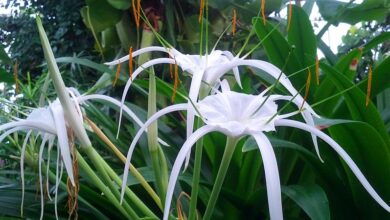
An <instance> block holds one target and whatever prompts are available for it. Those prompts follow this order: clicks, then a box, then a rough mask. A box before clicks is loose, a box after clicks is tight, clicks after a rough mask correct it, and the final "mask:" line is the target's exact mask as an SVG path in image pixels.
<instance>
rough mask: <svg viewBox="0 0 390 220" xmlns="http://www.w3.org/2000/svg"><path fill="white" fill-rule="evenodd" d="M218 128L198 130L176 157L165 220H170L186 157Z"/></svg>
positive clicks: (204, 127) (167, 198)
mask: <svg viewBox="0 0 390 220" xmlns="http://www.w3.org/2000/svg"><path fill="white" fill-rule="evenodd" d="M216 130H217V128H215V127H214V126H211V125H206V126H203V127H201V128H199V129H198V130H196V131H195V132H194V133H193V134H192V135H191V136H190V137H188V138H187V140H186V142H185V143H184V144H183V146H182V147H181V148H180V151H179V154H178V155H177V157H176V160H175V163H174V164H173V167H172V172H171V176H170V177H169V182H168V189H167V195H166V198H165V207H164V218H163V219H164V220H168V215H169V209H170V207H171V201H172V197H173V191H174V189H175V184H176V181H177V178H178V176H179V172H180V168H181V167H182V165H183V163H184V160H185V159H186V156H187V155H188V153H189V152H190V151H191V147H192V146H193V145H194V144H195V143H196V142H197V141H198V140H199V139H200V138H202V137H203V136H204V135H206V134H207V133H210V132H212V131H216Z"/></svg>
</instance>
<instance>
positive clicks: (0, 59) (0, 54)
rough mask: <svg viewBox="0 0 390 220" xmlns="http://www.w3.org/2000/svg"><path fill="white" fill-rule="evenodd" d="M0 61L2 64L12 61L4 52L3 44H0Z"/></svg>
mask: <svg viewBox="0 0 390 220" xmlns="http://www.w3.org/2000/svg"><path fill="white" fill-rule="evenodd" d="M0 62H1V63H4V64H10V63H12V61H11V58H10V57H9V56H8V54H7V53H6V52H5V50H4V46H3V45H2V44H0Z"/></svg>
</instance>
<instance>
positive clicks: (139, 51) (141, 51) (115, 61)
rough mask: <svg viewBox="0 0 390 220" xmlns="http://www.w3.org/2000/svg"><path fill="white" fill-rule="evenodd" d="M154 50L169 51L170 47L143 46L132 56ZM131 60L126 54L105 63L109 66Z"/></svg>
mask: <svg viewBox="0 0 390 220" xmlns="http://www.w3.org/2000/svg"><path fill="white" fill-rule="evenodd" d="M154 51H160V52H166V53H169V49H167V48H165V47H157V46H152V47H145V48H141V49H139V50H136V51H134V52H133V53H132V57H136V56H139V55H141V54H143V53H147V52H154ZM127 60H129V55H126V56H124V57H122V58H120V59H117V60H113V61H111V62H107V63H104V64H106V65H109V66H112V65H117V64H118V63H123V62H125V61H127Z"/></svg>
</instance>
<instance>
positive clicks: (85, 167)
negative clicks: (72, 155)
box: [77, 147, 139, 219]
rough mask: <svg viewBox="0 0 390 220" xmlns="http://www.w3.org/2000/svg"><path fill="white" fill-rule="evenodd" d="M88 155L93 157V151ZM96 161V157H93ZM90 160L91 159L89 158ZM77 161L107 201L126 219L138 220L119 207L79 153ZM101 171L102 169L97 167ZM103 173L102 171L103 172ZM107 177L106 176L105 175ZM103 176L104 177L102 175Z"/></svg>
mask: <svg viewBox="0 0 390 220" xmlns="http://www.w3.org/2000/svg"><path fill="white" fill-rule="evenodd" d="M87 149H93V148H92V147H89V148H87ZM88 152H89V153H87V154H89V155H93V154H94V153H93V151H88ZM93 157H94V158H95V159H96V156H93ZM91 159H92V158H91ZM77 160H78V162H79V165H80V168H81V169H82V170H84V172H85V173H86V174H87V175H88V177H89V178H90V179H91V181H92V182H93V183H94V184H96V186H97V187H98V188H99V189H100V190H101V191H102V192H103V193H104V195H105V196H106V197H107V199H108V200H109V201H110V202H111V203H112V204H113V205H114V206H115V207H116V208H117V209H118V210H119V211H120V212H121V213H122V214H123V215H124V216H126V217H127V218H132V219H133V218H134V219H139V217H138V216H137V215H136V214H135V213H133V212H129V213H127V210H125V209H124V207H122V206H121V204H120V203H119V201H118V200H117V199H116V198H115V195H114V194H113V193H112V192H111V190H110V189H109V188H108V187H107V186H106V184H105V183H103V181H101V180H100V178H99V177H98V176H97V175H96V174H95V172H94V171H93V170H92V169H91V167H90V166H89V165H88V163H87V162H86V161H85V160H84V158H83V157H82V156H81V154H80V153H79V152H77ZM99 167H100V168H101V169H103V167H101V166H99ZM103 173H105V172H104V170H103ZM106 175H107V174H106ZM103 176H104V175H103Z"/></svg>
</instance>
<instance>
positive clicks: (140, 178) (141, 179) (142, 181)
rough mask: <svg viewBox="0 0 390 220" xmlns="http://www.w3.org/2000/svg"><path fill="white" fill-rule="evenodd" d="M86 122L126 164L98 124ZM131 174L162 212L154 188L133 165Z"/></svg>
mask: <svg viewBox="0 0 390 220" xmlns="http://www.w3.org/2000/svg"><path fill="white" fill-rule="evenodd" d="M86 121H87V122H88V124H89V125H90V126H91V128H92V130H93V131H94V132H95V133H96V134H97V135H98V137H99V138H100V139H101V140H102V141H103V142H104V143H106V145H107V146H108V147H109V148H110V149H111V150H112V151H113V152H114V154H115V155H116V156H117V157H118V158H119V159H120V160H121V161H122V162H123V163H126V157H125V156H124V155H123V154H122V152H120V151H119V150H118V148H117V147H116V146H115V145H114V144H113V143H112V142H111V141H110V139H108V137H107V136H106V135H105V134H104V133H103V132H102V130H100V129H99V127H98V126H96V124H95V123H94V122H93V121H91V120H90V119H88V118H86ZM129 170H130V173H131V174H133V176H134V177H135V178H136V179H137V180H138V181H139V182H140V184H141V185H142V187H144V189H145V190H146V192H148V194H149V195H150V196H151V197H152V199H153V200H154V202H155V203H156V204H157V206H158V207H159V208H160V209H161V210H162V205H161V200H160V198H159V197H158V195H157V194H156V192H155V191H154V190H153V188H152V187H151V186H150V185H149V183H148V182H147V181H146V180H145V178H144V177H143V176H142V174H141V173H140V172H139V171H138V170H137V168H135V167H134V166H133V164H130V168H129Z"/></svg>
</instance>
